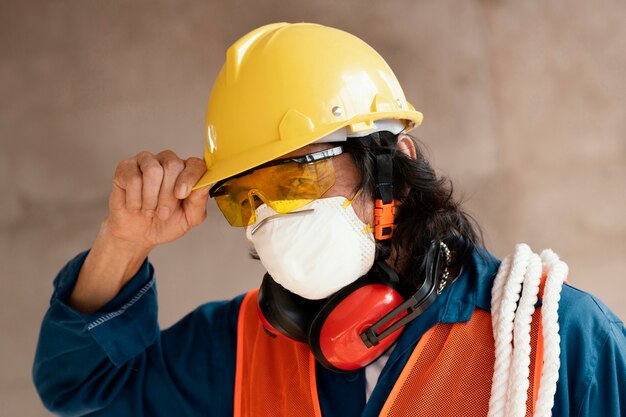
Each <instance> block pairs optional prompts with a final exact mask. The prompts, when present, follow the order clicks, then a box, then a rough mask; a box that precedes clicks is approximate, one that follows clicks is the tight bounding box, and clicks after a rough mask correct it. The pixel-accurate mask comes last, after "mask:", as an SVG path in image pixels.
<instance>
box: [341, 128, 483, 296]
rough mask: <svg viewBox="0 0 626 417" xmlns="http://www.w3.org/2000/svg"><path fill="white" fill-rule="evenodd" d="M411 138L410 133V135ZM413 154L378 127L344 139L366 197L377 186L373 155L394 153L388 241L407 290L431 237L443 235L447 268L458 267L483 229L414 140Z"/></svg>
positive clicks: (478, 241) (418, 273) (419, 270)
mask: <svg viewBox="0 0 626 417" xmlns="http://www.w3.org/2000/svg"><path fill="white" fill-rule="evenodd" d="M409 137H410V136H409ZM410 138H411V140H412V141H413V143H414V144H415V151H416V158H415V159H413V158H411V157H410V156H408V155H406V154H405V153H404V152H401V151H398V149H397V143H398V141H397V135H394V134H392V133H390V132H379V133H378V134H372V135H369V136H366V137H363V138H358V139H348V140H347V141H346V142H345V145H344V149H345V150H346V151H348V153H350V154H351V155H352V157H353V160H354V162H355V164H356V166H357V168H358V170H359V172H360V174H361V178H362V180H361V184H359V185H358V187H357V189H358V188H362V189H363V194H364V197H365V198H374V196H375V189H376V156H377V155H379V154H381V153H391V155H392V158H393V193H394V199H395V200H397V202H398V204H397V205H396V214H395V230H394V233H393V237H392V241H391V245H392V247H393V248H394V249H395V252H396V254H400V257H399V258H397V259H396V260H395V262H396V265H395V266H396V268H397V267H398V262H401V263H402V270H400V271H398V272H399V273H400V275H401V276H402V277H404V278H405V279H403V284H405V285H407V286H408V288H407V290H411V289H412V288H414V287H415V286H416V285H419V284H420V283H421V280H422V279H423V278H421V277H423V271H424V267H425V265H424V264H425V255H426V252H427V249H428V248H429V246H430V244H431V242H432V241H434V240H442V241H444V242H445V243H446V245H448V247H449V248H450V250H451V251H452V254H453V257H452V265H450V266H451V269H452V271H459V270H460V269H461V267H462V266H463V265H464V264H465V263H466V262H467V261H468V259H469V256H470V255H471V253H472V251H473V248H474V246H476V245H483V243H482V241H483V239H482V232H481V230H480V226H478V224H477V223H476V221H475V220H474V219H473V218H472V217H471V216H470V215H469V214H467V213H466V212H464V211H463V210H462V209H461V203H460V201H459V200H457V199H455V197H454V196H453V186H452V182H451V181H450V180H449V179H448V178H446V177H444V176H438V175H437V173H436V172H435V170H434V169H433V168H432V167H431V165H430V163H429V162H428V160H427V159H426V157H425V156H424V152H423V150H422V148H421V147H420V144H419V142H418V141H417V139H415V138H413V137H410Z"/></svg>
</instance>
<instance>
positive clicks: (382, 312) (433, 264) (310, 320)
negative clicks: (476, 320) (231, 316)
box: [258, 242, 442, 372]
mask: <svg viewBox="0 0 626 417" xmlns="http://www.w3.org/2000/svg"><path fill="white" fill-rule="evenodd" d="M441 262H442V257H441V253H440V245H439V242H433V243H432V244H431V246H430V248H429V250H428V252H427V254H426V260H425V266H426V268H425V276H424V281H423V283H422V285H420V287H419V288H418V290H417V291H416V292H415V294H413V295H412V296H411V297H410V298H408V299H406V300H405V299H404V298H403V297H402V295H401V294H400V292H399V291H398V290H397V285H398V281H399V280H398V277H397V275H396V274H395V272H394V271H393V270H392V269H391V268H390V267H389V266H388V265H387V264H386V263H385V262H384V261H376V263H375V264H374V268H372V270H370V272H369V273H368V274H367V275H365V276H363V277H361V278H359V279H358V280H357V281H355V282H353V283H352V284H350V285H348V286H346V287H345V288H343V289H341V290H339V291H338V292H337V293H335V294H333V295H332V296H330V297H329V298H325V299H322V300H308V299H305V298H302V297H300V296H298V295H296V294H294V293H292V292H290V291H288V290H287V289H285V288H283V287H282V286H280V285H279V284H278V283H276V282H275V281H274V280H273V279H272V277H271V276H269V274H266V275H265V277H264V278H263V283H262V284H261V288H260V289H259V301H258V302H259V305H258V307H259V308H258V311H259V315H260V318H261V321H262V323H263V324H264V326H265V328H266V330H268V331H269V332H271V333H279V334H282V335H283V336H286V337H288V338H290V339H293V340H296V341H299V342H303V343H307V344H308V345H309V346H310V348H311V351H312V352H313V354H314V355H315V358H316V359H317V360H318V361H319V362H320V363H321V364H322V365H324V366H325V367H327V368H329V369H332V370H335V371H344V372H346V371H353V370H355V369H359V368H362V367H364V366H367V365H368V364H370V363H372V362H373V361H375V360H376V359H378V358H379V357H380V356H381V355H382V354H383V353H385V351H386V350H387V349H388V348H389V347H390V346H391V345H392V344H393V343H394V342H395V341H396V340H397V338H398V337H399V336H400V333H401V332H402V328H403V327H404V326H405V325H406V324H407V323H409V322H410V321H411V320H413V319H414V318H416V317H417V316H419V315H420V314H421V313H422V312H424V311H425V310H426V309H427V308H428V307H429V306H430V305H431V304H432V303H433V302H434V301H435V299H436V298H437V291H435V284H436V281H437V279H438V277H439V274H440V266H441Z"/></svg>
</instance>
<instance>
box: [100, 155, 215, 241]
mask: <svg viewBox="0 0 626 417" xmlns="http://www.w3.org/2000/svg"><path fill="white" fill-rule="evenodd" d="M205 171H206V167H205V164H204V162H203V161H202V160H201V159H199V158H189V159H187V160H182V159H180V158H179V157H178V156H176V154H175V153H174V152H172V151H163V152H160V153H158V154H156V155H153V154H151V153H149V152H141V153H139V154H138V155H136V156H134V157H132V158H129V159H126V160H124V161H122V162H120V164H119V165H118V166H117V170H116V171H115V177H114V178H113V190H112V191H111V196H110V198H109V217H108V218H107V220H106V223H107V226H108V229H109V230H108V231H109V233H111V235H112V236H114V237H116V238H117V239H120V240H122V241H124V242H127V243H128V244H130V245H133V246H138V247H143V248H146V249H148V250H151V249H152V248H154V247H155V246H156V245H159V244H161V243H166V242H171V241H173V240H176V239H178V238H179V237H181V236H183V235H184V234H185V233H187V232H188V231H189V230H190V229H191V228H193V227H194V226H197V225H199V224H200V223H202V222H203V221H204V219H205V218H206V204H207V198H208V192H209V190H208V187H205V188H203V189H200V190H196V191H193V192H192V191H191V187H193V186H194V184H195V183H196V182H197V181H198V180H199V179H200V177H201V176H202V175H203V174H204V172H205Z"/></svg>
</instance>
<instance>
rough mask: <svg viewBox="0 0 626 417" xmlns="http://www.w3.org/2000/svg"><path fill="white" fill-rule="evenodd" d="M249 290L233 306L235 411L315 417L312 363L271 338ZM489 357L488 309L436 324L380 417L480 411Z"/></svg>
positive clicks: (536, 367) (535, 335) (534, 372)
mask: <svg viewBox="0 0 626 417" xmlns="http://www.w3.org/2000/svg"><path fill="white" fill-rule="evenodd" d="M256 300H257V291H256V290H255V291H252V292H250V293H249V294H248V295H246V297H245V299H244V302H243V303H242V306H241V312H240V319H239V335H238V342H237V349H238V351H237V373H236V380H235V416H238V417H239V416H242V417H243V416H245V417H248V416H250V417H251V416H254V417H265V416H268V417H269V416H296V415H297V416H315V417H319V416H321V412H320V407H319V400H318V397H317V388H316V382H315V372H314V370H315V362H314V358H313V356H312V355H311V353H310V351H309V349H308V347H307V346H306V345H304V344H302V343H298V342H293V341H291V340H288V339H286V338H283V337H276V338H272V337H270V336H268V335H267V333H266V332H265V330H264V329H263V327H262V325H261V324H260V321H259V319H258V315H257V311H256V309H257V307H256V305H257V304H256ZM540 314H541V313H540V309H537V310H536V311H535V313H534V315H533V320H532V323H533V324H532V327H531V357H530V359H531V361H530V374H529V380H530V386H529V388H528V400H527V402H526V415H527V416H532V414H533V411H534V404H535V399H536V395H537V392H538V389H539V387H538V381H539V377H540V376H541V363H536V362H537V361H535V357H538V358H541V357H542V352H541V350H542V340H541V339H542V338H541V336H540V335H541V324H540V323H541V318H540ZM494 360H495V354H494V339H493V333H492V327H491V315H490V314H489V313H488V312H486V311H483V310H479V309H476V310H475V311H474V313H473V314H472V317H471V319H470V320H469V321H467V322H464V323H455V324H442V323H440V324H437V325H435V326H434V327H433V328H431V329H430V330H429V331H428V332H426V334H424V336H422V338H421V340H420V341H419V343H418V344H417V346H416V347H415V349H414V351H413V353H412V354H411V357H410V358H409V360H408V362H407V364H406V365H405V367H404V369H403V371H402V373H401V374H400V377H399V378H398V380H397V381H396V384H395V386H394V387H393V389H392V391H391V393H390V395H389V398H388V399H387V401H386V402H385V404H384V406H383V408H382V410H381V413H380V416H385V417H408V416H429V417H431V416H433V417H434V416H461V415H463V416H470V415H471V416H486V415H487V412H488V409H489V397H490V394H491V381H492V376H493V365H494Z"/></svg>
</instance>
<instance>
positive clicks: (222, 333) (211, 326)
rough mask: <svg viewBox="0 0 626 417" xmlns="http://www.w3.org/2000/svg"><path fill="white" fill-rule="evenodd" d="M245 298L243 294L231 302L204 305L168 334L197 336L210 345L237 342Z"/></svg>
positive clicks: (177, 324) (214, 302) (212, 302)
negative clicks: (238, 321)
mask: <svg viewBox="0 0 626 417" xmlns="http://www.w3.org/2000/svg"><path fill="white" fill-rule="evenodd" d="M244 296H245V294H241V295H238V296H236V297H234V298H232V299H230V300H223V301H211V302H208V303H206V304H202V305H201V306H199V307H197V308H196V309H195V310H193V311H192V312H190V313H189V314H187V315H186V316H185V317H184V318H183V319H182V320H180V321H179V322H178V323H176V324H175V325H174V326H172V327H171V328H169V329H168V330H166V332H168V333H175V334H176V333H178V334H180V335H181V336H183V335H184V336H185V337H190V335H192V334H195V335H197V336H198V337H200V338H202V339H204V340H205V341H206V342H207V343H209V344H213V343H214V342H216V341H217V340H218V339H220V340H222V339H224V338H226V339H232V340H235V339H236V336H237V320H238V317H239V309H240V307H241V301H242V300H243V298H244Z"/></svg>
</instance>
